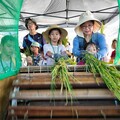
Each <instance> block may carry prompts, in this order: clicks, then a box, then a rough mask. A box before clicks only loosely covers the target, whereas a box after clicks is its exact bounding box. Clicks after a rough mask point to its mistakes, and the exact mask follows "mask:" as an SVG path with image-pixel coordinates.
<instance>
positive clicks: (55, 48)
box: [43, 26, 68, 65]
mask: <svg viewBox="0 0 120 120" xmlns="http://www.w3.org/2000/svg"><path fill="white" fill-rule="evenodd" d="M67 34H68V33H67V31H66V30H65V29H63V28H61V27H59V26H51V27H49V28H48V29H47V30H46V31H45V32H44V33H43V36H44V38H45V39H46V41H48V44H45V45H44V46H43V51H44V57H45V58H46V60H47V65H54V63H55V61H56V60H57V59H58V58H59V57H60V56H61V55H66V49H65V46H64V45H62V40H63V39H65V38H66V36H67Z"/></svg>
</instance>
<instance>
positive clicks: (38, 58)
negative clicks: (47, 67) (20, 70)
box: [27, 42, 43, 66]
mask: <svg viewBox="0 0 120 120" xmlns="http://www.w3.org/2000/svg"><path fill="white" fill-rule="evenodd" d="M39 49H40V45H39V43H38V42H33V43H32V44H31V51H32V55H31V56H28V57H27V63H28V65H33V66H40V65H42V62H43V58H42V55H41V54H40V53H39Z"/></svg>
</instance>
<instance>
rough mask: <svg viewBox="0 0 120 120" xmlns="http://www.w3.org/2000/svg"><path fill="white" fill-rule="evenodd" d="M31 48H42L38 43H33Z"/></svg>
mask: <svg viewBox="0 0 120 120" xmlns="http://www.w3.org/2000/svg"><path fill="white" fill-rule="evenodd" d="M31 46H34V47H38V48H39V47H40V44H39V43H38V42H32V44H31Z"/></svg>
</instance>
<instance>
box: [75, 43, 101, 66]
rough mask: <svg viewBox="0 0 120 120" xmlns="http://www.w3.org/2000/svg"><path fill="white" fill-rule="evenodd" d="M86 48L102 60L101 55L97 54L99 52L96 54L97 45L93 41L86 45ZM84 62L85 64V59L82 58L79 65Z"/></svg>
mask: <svg viewBox="0 0 120 120" xmlns="http://www.w3.org/2000/svg"><path fill="white" fill-rule="evenodd" d="M85 50H86V52H88V53H90V54H93V55H94V56H95V57H96V58H97V59H98V60H100V58H99V56H97V54H96V53H97V47H96V45H95V44H94V43H93V42H89V43H87V44H86V46H85ZM84 64H85V61H84V60H80V61H79V62H78V64H77V65H84Z"/></svg>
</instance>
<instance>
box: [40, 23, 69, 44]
mask: <svg viewBox="0 0 120 120" xmlns="http://www.w3.org/2000/svg"><path fill="white" fill-rule="evenodd" d="M52 29H53V30H54V29H59V30H60V31H61V37H60V40H64V39H65V38H66V37H67V35H68V32H67V31H66V30H65V29H64V28H61V27H60V26H58V25H52V26H50V27H49V28H48V29H47V30H46V31H45V32H43V33H42V34H43V36H44V39H45V40H46V41H47V42H50V41H51V40H50V38H49V33H50V31H51V30H52Z"/></svg>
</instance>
